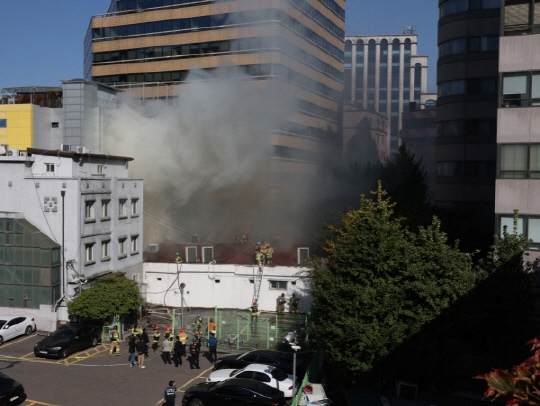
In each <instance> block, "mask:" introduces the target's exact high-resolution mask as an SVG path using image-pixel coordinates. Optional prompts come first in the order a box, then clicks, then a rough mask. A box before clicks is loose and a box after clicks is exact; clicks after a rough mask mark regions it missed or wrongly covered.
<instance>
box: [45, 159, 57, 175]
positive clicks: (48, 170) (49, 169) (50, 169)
mask: <svg viewBox="0 0 540 406" xmlns="http://www.w3.org/2000/svg"><path fill="white" fill-rule="evenodd" d="M44 166H45V175H54V173H55V170H54V169H55V168H54V167H55V165H54V164H53V163H50V162H45V164H44Z"/></svg>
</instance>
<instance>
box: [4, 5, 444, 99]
mask: <svg viewBox="0 0 540 406" xmlns="http://www.w3.org/2000/svg"><path fill="white" fill-rule="evenodd" d="M109 4H110V0H0V38H1V41H0V55H1V56H0V89H2V88H5V87H16V86H59V85H60V79H73V78H80V77H82V76H83V43H84V36H85V34H86V30H87V28H88V24H89V22H90V17H91V16H92V15H94V14H100V13H104V12H106V11H107V9H108V7H109ZM405 25H414V26H416V27H417V33H418V36H419V38H418V53H419V54H421V55H428V56H429V61H428V64H429V68H428V90H429V91H435V90H436V88H435V67H436V58H437V1H435V0H376V1H374V0H348V1H347V10H346V27H345V28H346V30H345V31H346V34H347V35H386V34H400V33H401V32H402V31H403V26H405Z"/></svg>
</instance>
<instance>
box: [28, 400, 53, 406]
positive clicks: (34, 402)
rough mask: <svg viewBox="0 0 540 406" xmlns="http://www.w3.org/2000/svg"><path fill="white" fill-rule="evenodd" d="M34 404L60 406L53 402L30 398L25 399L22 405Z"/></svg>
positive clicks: (30, 405) (32, 405)
mask: <svg viewBox="0 0 540 406" xmlns="http://www.w3.org/2000/svg"><path fill="white" fill-rule="evenodd" d="M26 402H29V403H26ZM34 405H43V406H60V405H57V404H53V403H45V402H40V401H39V400H31V399H26V401H25V402H24V403H23V406H34Z"/></svg>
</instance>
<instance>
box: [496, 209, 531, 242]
mask: <svg viewBox="0 0 540 406" xmlns="http://www.w3.org/2000/svg"><path fill="white" fill-rule="evenodd" d="M498 222H499V235H500V236H501V237H502V234H503V230H504V227H505V226H506V232H507V233H509V234H514V216H513V215H512V214H501V215H499V216H498ZM515 231H516V232H517V234H518V235H520V234H521V235H523V236H525V237H527V238H528V239H530V240H531V242H529V244H528V246H527V249H529V250H540V217H538V216H528V215H521V214H520V215H519V217H518V221H517V230H515Z"/></svg>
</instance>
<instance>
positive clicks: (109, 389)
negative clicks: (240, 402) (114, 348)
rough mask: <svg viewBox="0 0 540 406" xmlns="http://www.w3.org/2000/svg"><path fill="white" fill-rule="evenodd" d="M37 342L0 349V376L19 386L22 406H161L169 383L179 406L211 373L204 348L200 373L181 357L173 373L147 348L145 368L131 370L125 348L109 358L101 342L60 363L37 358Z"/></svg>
mask: <svg viewBox="0 0 540 406" xmlns="http://www.w3.org/2000/svg"><path fill="white" fill-rule="evenodd" d="M42 338H43V337H41V336H39V335H36V334H32V335H30V336H23V337H20V338H16V339H14V340H11V341H8V342H5V343H4V344H2V345H1V346H0V371H1V372H3V373H5V374H7V375H9V376H10V377H12V378H14V379H16V380H18V381H19V382H21V383H22V384H23V386H24V388H25V390H26V394H27V395H28V399H27V400H26V401H25V402H24V403H23V405H25V406H30V405H32V406H33V405H46V406H96V405H116V406H120V405H130V406H138V405H144V406H158V405H159V406H161V404H162V403H163V391H164V389H165V387H166V386H167V385H168V382H169V380H175V381H176V386H177V387H178V393H177V396H176V404H177V405H181V400H182V397H183V393H184V391H185V389H187V388H189V387H190V386H193V385H195V384H197V383H199V382H204V380H205V379H206V377H207V376H208V375H209V374H210V372H211V370H212V364H211V363H210V361H208V360H207V359H206V358H205V357H204V356H203V355H205V354H206V352H207V351H206V349H204V348H203V349H201V357H200V366H201V369H190V367H189V363H188V362H187V361H186V358H184V359H183V365H181V366H179V367H178V368H175V366H174V363H173V364H172V365H169V364H167V365H165V364H164V363H163V361H162V360H161V357H160V354H159V353H158V354H154V353H153V352H152V350H151V349H150V357H148V358H146V360H145V366H146V368H145V369H140V368H137V367H130V366H129V363H128V352H127V345H125V344H123V345H122V347H121V348H122V354H121V355H120V356H112V357H110V356H109V347H108V343H105V344H100V345H98V346H97V347H93V348H89V349H87V350H86V351H81V352H78V353H75V354H71V355H70V356H69V357H68V358H66V359H63V360H54V359H46V358H36V357H35V356H34V352H33V348H34V344H35V343H37V342H38V341H39V340H41V339H42ZM218 355H219V354H218Z"/></svg>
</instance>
